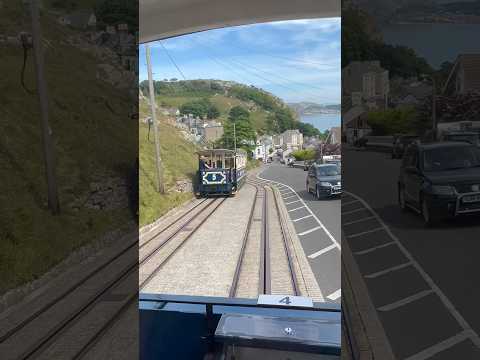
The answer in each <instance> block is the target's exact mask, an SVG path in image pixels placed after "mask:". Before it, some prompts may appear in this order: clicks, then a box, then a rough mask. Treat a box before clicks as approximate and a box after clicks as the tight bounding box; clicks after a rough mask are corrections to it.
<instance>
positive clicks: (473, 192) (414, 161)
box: [398, 142, 480, 225]
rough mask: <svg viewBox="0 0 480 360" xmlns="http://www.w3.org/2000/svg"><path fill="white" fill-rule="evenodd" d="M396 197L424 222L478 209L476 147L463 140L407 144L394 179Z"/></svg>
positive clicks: (478, 152)
mask: <svg viewBox="0 0 480 360" xmlns="http://www.w3.org/2000/svg"><path fill="white" fill-rule="evenodd" d="M398 201H399V204H400V207H401V208H402V210H405V209H406V208H407V207H408V208H411V209H413V210H414V211H416V212H418V213H420V214H422V215H423V219H424V221H425V223H426V224H427V225H430V224H433V223H435V222H437V221H439V220H440V219H443V218H447V217H455V216H458V215H462V214H467V213H475V212H480V150H479V149H478V147H476V146H474V145H471V144H469V143H466V142H438V143H431V144H417V143H413V144H411V145H410V146H409V147H408V148H407V150H406V152H405V155H404V158H403V162H402V165H401V168H400V176H399V180H398Z"/></svg>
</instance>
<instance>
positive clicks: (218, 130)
mask: <svg viewBox="0 0 480 360" xmlns="http://www.w3.org/2000/svg"><path fill="white" fill-rule="evenodd" d="M222 136H223V125H221V124H215V125H211V124H206V125H205V126H204V128H203V140H204V141H205V142H208V143H212V142H215V141H217V140H219V139H220V138H221V137H222Z"/></svg>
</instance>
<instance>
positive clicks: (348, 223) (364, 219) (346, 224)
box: [342, 216, 375, 226]
mask: <svg viewBox="0 0 480 360" xmlns="http://www.w3.org/2000/svg"><path fill="white" fill-rule="evenodd" d="M371 219H375V216H367V217H365V218H361V219H358V220H353V221H349V222H347V223H344V224H342V226H348V225H352V224H356V223H359V222H362V221H367V220H371Z"/></svg>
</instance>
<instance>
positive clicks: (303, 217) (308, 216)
mask: <svg viewBox="0 0 480 360" xmlns="http://www.w3.org/2000/svg"><path fill="white" fill-rule="evenodd" d="M311 217H313V215H312V214H310V215H307V216H302V217H301V218H298V219H295V220H292V221H293V222H297V221H300V220H303V219H308V218H311Z"/></svg>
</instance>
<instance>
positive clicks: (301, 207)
mask: <svg viewBox="0 0 480 360" xmlns="http://www.w3.org/2000/svg"><path fill="white" fill-rule="evenodd" d="M304 207H305V206H303V205H302V206H300V207H297V208H295V209H292V210H288V212H293V211H296V210H300V209H303V208H304Z"/></svg>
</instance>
